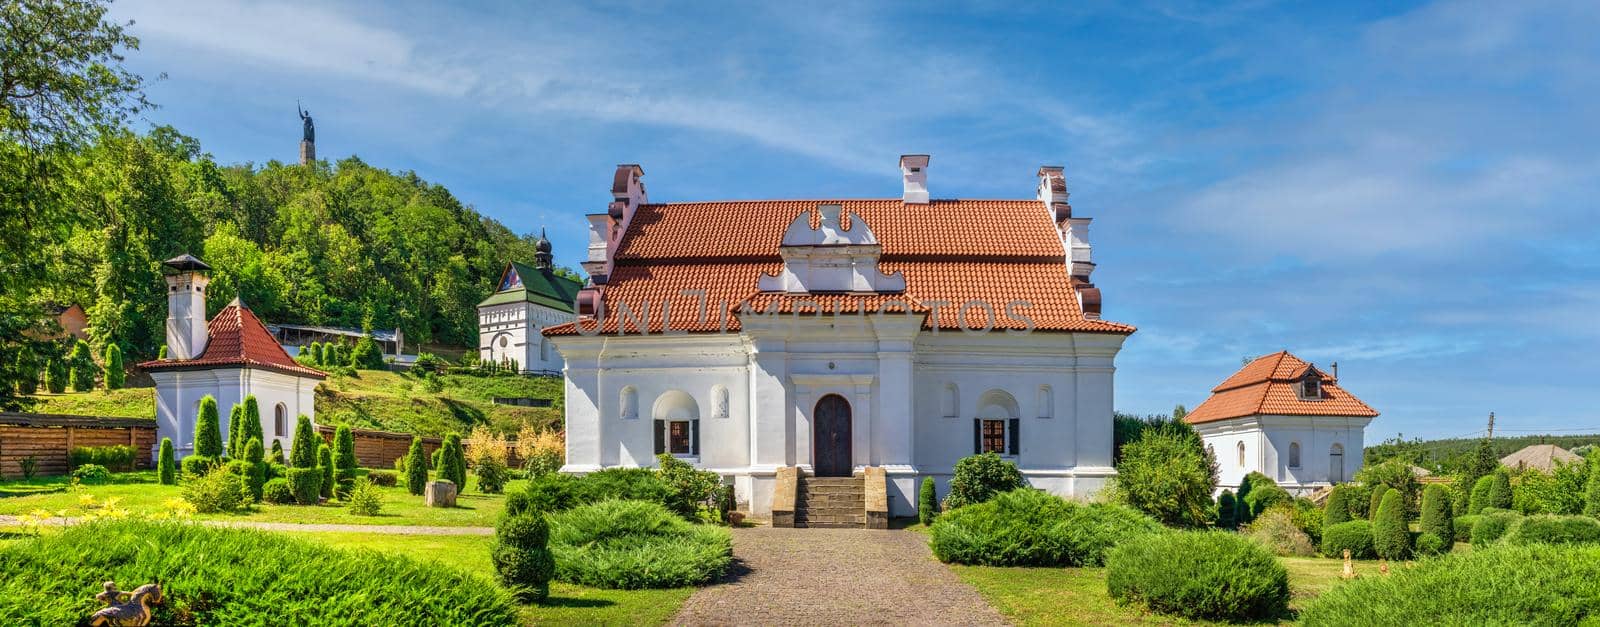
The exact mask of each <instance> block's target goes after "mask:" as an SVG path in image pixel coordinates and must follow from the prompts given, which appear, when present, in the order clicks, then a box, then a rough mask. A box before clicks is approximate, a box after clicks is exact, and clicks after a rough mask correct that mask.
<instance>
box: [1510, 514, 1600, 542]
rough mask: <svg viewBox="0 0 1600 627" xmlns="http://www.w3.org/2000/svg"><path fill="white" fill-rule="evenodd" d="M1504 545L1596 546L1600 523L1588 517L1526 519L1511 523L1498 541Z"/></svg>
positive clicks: (1599, 537)
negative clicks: (1594, 544)
mask: <svg viewBox="0 0 1600 627" xmlns="http://www.w3.org/2000/svg"><path fill="white" fill-rule="evenodd" d="M1501 542H1503V543H1505V544H1593V543H1600V520H1595V519H1593V518H1590V517H1588V516H1557V515H1553V514H1543V515H1539V516H1527V517H1524V518H1520V519H1517V521H1516V522H1513V523H1511V527H1510V528H1509V529H1507V530H1506V533H1505V536H1503V537H1502V538H1501Z"/></svg>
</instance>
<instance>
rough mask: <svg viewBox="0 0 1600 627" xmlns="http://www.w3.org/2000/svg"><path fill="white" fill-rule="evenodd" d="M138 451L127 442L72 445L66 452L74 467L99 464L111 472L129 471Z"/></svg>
mask: <svg viewBox="0 0 1600 627" xmlns="http://www.w3.org/2000/svg"><path fill="white" fill-rule="evenodd" d="M138 456H139V452H138V451H137V450H136V449H134V448H133V446H131V445H128V444H113V445H111V446H74V447H72V450H71V451H69V452H68V453H67V461H68V462H69V463H70V464H71V465H72V466H74V467H77V466H82V465H84V464H99V465H101V466H105V467H106V468H108V469H110V470H111V471H112V472H130V471H132V470H133V465H134V460H136V459H137V458H138Z"/></svg>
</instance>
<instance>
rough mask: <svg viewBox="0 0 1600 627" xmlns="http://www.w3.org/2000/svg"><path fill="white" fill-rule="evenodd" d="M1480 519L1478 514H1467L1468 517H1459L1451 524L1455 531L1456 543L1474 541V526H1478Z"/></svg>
mask: <svg viewBox="0 0 1600 627" xmlns="http://www.w3.org/2000/svg"><path fill="white" fill-rule="evenodd" d="M1478 518H1479V516H1478V515H1477V514H1467V515H1466V516H1457V517H1456V519H1455V520H1454V521H1452V522H1451V523H1450V527H1451V529H1454V530H1455V541H1456V542H1471V541H1472V526H1473V525H1476V524H1478Z"/></svg>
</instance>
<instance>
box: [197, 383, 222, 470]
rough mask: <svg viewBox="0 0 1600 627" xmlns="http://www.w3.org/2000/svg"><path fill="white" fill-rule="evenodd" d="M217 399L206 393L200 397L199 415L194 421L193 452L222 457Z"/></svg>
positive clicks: (210, 456)
mask: <svg viewBox="0 0 1600 627" xmlns="http://www.w3.org/2000/svg"><path fill="white" fill-rule="evenodd" d="M220 420H221V419H220V418H219V417H218V416H217V399H216V398H214V397H212V396H211V395H210V394H207V395H206V396H205V398H202V399H200V417H199V418H197V419H196V420H195V423H194V454H195V455H200V456H203V457H208V458H211V459H214V460H215V459H221V458H222V452H223V449H222V425H220V424H218V423H219V422H220Z"/></svg>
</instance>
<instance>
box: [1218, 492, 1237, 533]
mask: <svg viewBox="0 0 1600 627" xmlns="http://www.w3.org/2000/svg"><path fill="white" fill-rule="evenodd" d="M1237 508H1238V505H1236V504H1235V503H1234V498H1233V490H1223V491H1222V494H1218V495H1217V528H1219V529H1232V528H1234V527H1237V526H1238V525H1239V521H1238V519H1237V518H1236V515H1237V514H1238V510H1237Z"/></svg>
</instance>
